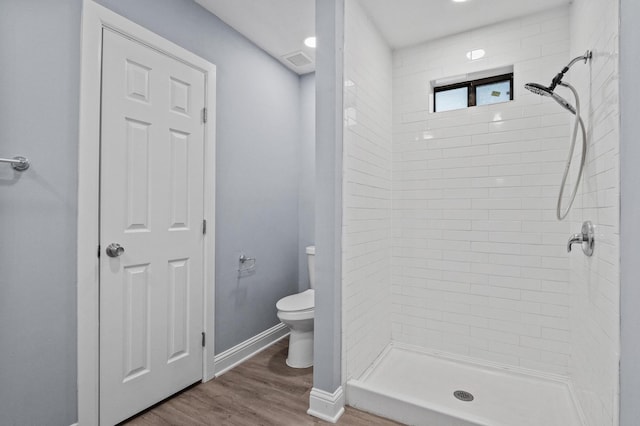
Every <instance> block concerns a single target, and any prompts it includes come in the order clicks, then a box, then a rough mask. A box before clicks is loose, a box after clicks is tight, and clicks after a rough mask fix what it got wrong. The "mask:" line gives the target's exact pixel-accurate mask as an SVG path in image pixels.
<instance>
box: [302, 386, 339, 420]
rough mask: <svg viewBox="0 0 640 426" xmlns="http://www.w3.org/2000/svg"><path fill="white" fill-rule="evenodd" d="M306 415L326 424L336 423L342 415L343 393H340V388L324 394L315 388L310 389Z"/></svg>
mask: <svg viewBox="0 0 640 426" xmlns="http://www.w3.org/2000/svg"><path fill="white" fill-rule="evenodd" d="M307 414H310V415H312V416H314V417H317V418H319V419H322V420H325V421H327V422H331V423H336V422H337V421H338V419H339V418H340V417H341V416H342V415H343V414H344V393H343V392H342V386H340V387H338V389H336V391H335V392H334V393H329V392H325V391H323V390H320V389H316V388H313V389H311V395H310V396H309V409H308V410H307Z"/></svg>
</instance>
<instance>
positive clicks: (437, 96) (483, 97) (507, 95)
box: [433, 73, 513, 112]
mask: <svg viewBox="0 0 640 426" xmlns="http://www.w3.org/2000/svg"><path fill="white" fill-rule="evenodd" d="M433 92H434V104H435V105H434V112H441V111H451V110H454V109H461V108H467V107H472V106H477V105H491V104H497V103H500V102H507V101H511V100H513V73H510V74H502V75H498V76H495V77H488V78H481V79H478V80H471V81H463V82H461V83H455V84H449V85H446V86H436V87H434V88H433Z"/></svg>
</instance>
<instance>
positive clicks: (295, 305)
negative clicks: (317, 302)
mask: <svg viewBox="0 0 640 426" xmlns="http://www.w3.org/2000/svg"><path fill="white" fill-rule="evenodd" d="M314 294H315V292H314V291H313V290H311V289H309V290H305V291H303V292H302V293H298V294H292V295H291V296H287V297H283V298H282V299H280V300H278V303H276V308H277V309H278V310H279V311H287V312H294V311H305V310H307V309H313V306H314Z"/></svg>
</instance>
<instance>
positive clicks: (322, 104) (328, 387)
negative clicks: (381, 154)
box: [313, 0, 344, 393]
mask: <svg viewBox="0 0 640 426" xmlns="http://www.w3.org/2000/svg"><path fill="white" fill-rule="evenodd" d="M316 37H317V38H318V48H317V50H316V64H317V65H316V208H315V211H316V218H315V225H316V231H315V235H316V291H315V320H314V321H315V323H314V327H315V329H314V341H313V348H314V366H313V387H314V388H316V389H320V390H323V391H325V392H329V393H333V392H335V390H336V389H338V387H339V386H340V385H341V380H342V378H341V371H342V370H341V368H342V365H341V357H342V353H341V351H342V346H341V335H342V316H341V314H342V126H343V123H342V107H343V106H342V84H343V83H342V75H343V50H344V0H316Z"/></svg>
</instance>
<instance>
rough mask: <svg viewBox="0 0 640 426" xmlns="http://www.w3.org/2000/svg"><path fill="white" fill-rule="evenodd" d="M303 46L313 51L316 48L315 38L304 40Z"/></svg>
mask: <svg viewBox="0 0 640 426" xmlns="http://www.w3.org/2000/svg"><path fill="white" fill-rule="evenodd" d="M304 45H305V46H307V47H312V48H314V49H315V47H316V38H315V37H307V38H305V39H304Z"/></svg>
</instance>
